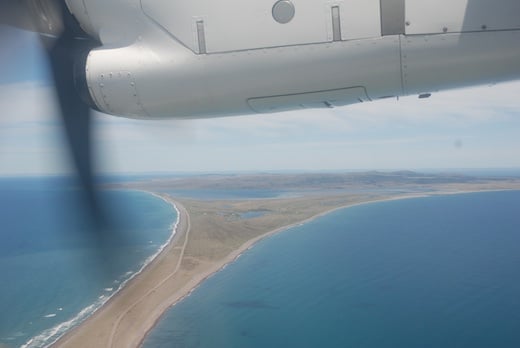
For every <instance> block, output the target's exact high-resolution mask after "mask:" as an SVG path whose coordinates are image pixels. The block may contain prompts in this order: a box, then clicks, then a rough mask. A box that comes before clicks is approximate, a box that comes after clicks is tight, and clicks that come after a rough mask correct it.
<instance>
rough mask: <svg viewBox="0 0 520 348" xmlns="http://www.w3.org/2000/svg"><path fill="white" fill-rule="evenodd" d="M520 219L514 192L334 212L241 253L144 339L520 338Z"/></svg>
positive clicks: (477, 341) (241, 342) (215, 346)
mask: <svg viewBox="0 0 520 348" xmlns="http://www.w3.org/2000/svg"><path fill="white" fill-rule="evenodd" d="M519 227H520V192H519V191H508V192H487V193H471V194H458V195H449V196H435V197H426V198H416V199H406V200H398V201H388V202H379V203H372V204H366V205H360V206H355V207H351V208H348V209H343V210H339V211H336V212H334V213H331V214H329V215H326V216H324V217H321V218H319V219H316V220H314V221H312V222H310V223H306V224H304V225H301V226H298V227H294V228H291V229H289V230H287V231H285V232H283V233H280V234H277V235H275V236H273V237H270V238H267V239H265V240H263V241H261V242H259V243H258V244H257V245H255V246H254V247H253V248H251V249H249V250H248V251H246V252H245V253H244V254H242V255H241V257H240V258H239V259H238V260H237V261H236V262H234V263H232V264H230V265H228V266H227V267H226V268H225V269H224V270H222V271H220V272H218V273H216V274H215V275H214V276H212V277H211V278H209V279H208V280H207V281H205V282H203V283H202V284H201V285H200V286H199V287H198V288H197V289H196V290H194V291H193V292H192V293H191V295H190V296H188V297H187V298H185V299H184V300H182V301H181V302H179V303H178V304H177V305H175V306H174V307H172V308H171V309H170V310H169V311H168V312H167V313H166V314H165V315H164V316H163V318H162V319H161V320H160V322H159V323H158V325H157V326H156V327H155V328H154V329H153V330H152V331H151V333H150V335H149V336H148V337H147V338H146V340H145V342H144V347H145V348H156V347H182V348H192V347H198V348H206V347H207V348H209V347H211V348H219V347H222V348H224V347H225V348H232V347H248V348H256V347H262V348H263V347H286V348H287V347H289V348H290V347H298V348H301V347H364V348H372V347H374V348H376V347H377V348H381V347H471V348H478V347H520V330H518V328H519V327H520V297H519V294H520V267H519V266H520V228H519Z"/></svg>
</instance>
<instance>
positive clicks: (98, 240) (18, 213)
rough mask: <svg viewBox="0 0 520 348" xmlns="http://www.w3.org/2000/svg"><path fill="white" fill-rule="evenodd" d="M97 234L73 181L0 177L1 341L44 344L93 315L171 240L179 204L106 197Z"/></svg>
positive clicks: (130, 194) (128, 195)
mask: <svg viewBox="0 0 520 348" xmlns="http://www.w3.org/2000/svg"><path fill="white" fill-rule="evenodd" d="M102 195H103V198H104V200H103V201H104V202H105V209H106V211H105V212H106V214H107V215H109V216H110V221H111V223H110V228H109V230H107V231H105V232H103V233H102V234H96V233H93V232H92V224H89V221H88V219H87V218H86V216H83V215H82V212H84V210H83V209H81V208H80V205H79V204H80V201H79V200H78V197H77V191H76V190H75V189H74V188H73V185H72V183H71V181H70V180H67V179H66V178H22V179H7V178H4V179H0V346H1V347H21V346H22V347H42V346H46V345H48V344H50V343H52V342H53V341H55V340H56V339H57V338H58V337H59V336H60V335H62V334H63V333H64V332H65V331H66V330H68V329H70V328H71V327H74V326H75V325H77V324H78V323H79V322H81V321H82V320H84V319H85V318H87V317H88V316H89V315H90V314H91V313H92V312H94V311H95V310H96V309H97V308H99V307H100V306H101V305H102V304H103V303H104V302H106V301H107V300H108V299H109V298H110V297H111V296H112V295H113V294H114V293H115V292H117V291H118V289H120V287H121V286H122V285H124V283H125V282H126V281H128V280H129V279H130V278H131V277H132V276H133V275H134V274H136V272H139V271H140V270H141V269H142V267H143V266H144V265H145V264H146V263H147V262H149V261H150V258H152V257H153V256H154V255H155V254H156V253H157V252H158V251H159V250H160V249H161V247H162V246H163V245H164V244H165V243H166V242H167V241H168V240H169V238H171V236H172V229H173V227H174V225H175V222H176V220H177V214H176V211H175V210H174V208H173V207H172V206H171V205H170V204H168V203H166V202H165V201H163V200H162V199H160V198H158V197H155V196H153V195H151V194H148V193H144V192H137V191H107V192H104V193H103V194H102Z"/></svg>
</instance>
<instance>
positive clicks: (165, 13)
mask: <svg viewBox="0 0 520 348" xmlns="http://www.w3.org/2000/svg"><path fill="white" fill-rule="evenodd" d="M134 2H135V1H134V0H117V1H114V2H106V1H101V0H91V1H79V0H78V1H76V0H68V4H69V6H70V7H71V9H73V10H74V9H76V12H77V11H78V10H79V9H80V7H81V6H83V7H82V9H83V10H84V12H83V14H81V15H76V17H77V18H78V19H80V18H83V19H84V20H83V22H84V23H83V25H82V26H83V27H84V28H86V27H88V31H89V32H90V33H92V34H93V35H96V36H97V37H98V38H99V39H100V40H101V42H102V43H103V46H102V47H100V48H98V49H95V50H93V51H92V52H90V54H89V56H88V57H87V59H86V69H85V84H86V85H87V86H88V91H89V95H90V97H91V99H92V101H93V103H94V104H95V105H96V106H97V108H98V109H99V110H101V111H103V112H106V113H110V114H114V115H120V116H126V117H134V118H169V117H170V118H171V117H176V118H189V117H214V116H223V115H235V114H248V113H262V112H277V111H284V110H293V109H299V108H320V107H334V106H341V105H347V104H352V103H359V102H365V101H370V100H375V99H380V98H388V97H392V96H400V95H409V94H420V93H426V92H434V91H437V90H441V89H449V88H458V87H465V86H472V85H478V84H487V83H496V82H501V81H507V80H512V79H518V78H520V31H519V29H520V22H518V20H517V18H518V14H519V13H520V3H519V2H518V1H515V0H500V1H495V2H493V3H491V2H489V3H488V2H474V1H468V0H458V1H453V0H439V1H436V2H435V6H434V5H431V4H432V3H431V2H430V1H426V0H413V1H412V0H410V1H408V0H406V1H405V0H363V1H360V0H344V1H342V2H339V3H331V2H330V1H325V0H324V1H316V0H299V1H296V0H293V1H290V0H273V1H272V3H266V2H265V1H258V2H255V1H253V2H252V3H249V2H247V4H246V5H247V6H246V5H244V2H243V0H222V1H220V2H215V1H213V0H212V1H209V0H207V1H206V0H204V1H202V0H200V1H171V0H142V1H141V5H142V6H137V4H134ZM107 3H111V4H110V5H108V4H107ZM114 3H118V4H119V6H123V3H126V4H127V5H128V6H127V7H126V8H125V9H124V10H123V11H122V12H121V16H119V17H117V15H116V14H113V13H112V14H113V15H114V16H112V17H110V18H115V19H114V20H113V21H112V22H110V23H106V18H108V17H109V14H108V13H109V12H110V11H111V10H113V9H114V8H115V5H114ZM74 4H76V5H77V6H76V7H74ZM107 6H108V7H107ZM280 6H281V7H280ZM421 6H422V7H421ZM229 8H234V9H240V13H241V16H239V18H237V17H234V18H230V17H229V16H230V15H231V12H230V11H228V10H226V9H229ZM279 8H281V9H282V10H279ZM318 8H319V9H321V11H317V9H318ZM73 12H74V11H73ZM86 14H88V16H87V15H86ZM497 15H500V16H501V20H496V16H497ZM82 16H83V17H82ZM80 22H82V20H81V19H80ZM87 22H88V23H87ZM127 22H128V23H127ZM115 23H116V24H117V25H116V24H115ZM125 23H126V24H125ZM121 28H129V29H128V30H127V31H122V29H121Z"/></svg>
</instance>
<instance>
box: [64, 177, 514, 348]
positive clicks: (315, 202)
mask: <svg viewBox="0 0 520 348" xmlns="http://www.w3.org/2000/svg"><path fill="white" fill-rule="evenodd" d="M109 188H112V189H122V188H123V189H136V190H145V191H148V192H151V193H154V194H156V195H160V196H161V197H162V198H163V199H165V200H167V201H168V202H171V203H172V204H175V206H176V207H177V209H178V211H179V223H178V226H177V231H176V234H175V237H174V238H173V239H172V240H171V242H170V243H169V244H168V245H167V246H166V247H165V248H164V250H163V251H162V252H161V253H160V254H159V255H158V256H157V257H156V259H155V260H154V261H153V262H151V263H150V264H149V265H148V266H147V267H146V268H145V269H144V270H143V272H141V273H140V274H139V275H137V276H136V277H135V278H133V279H132V280H131V281H130V282H129V283H128V284H127V285H126V286H125V287H124V288H123V289H122V290H121V291H120V292H119V293H118V294H116V295H115V296H114V297H113V298H112V299H111V300H110V301H109V302H107V304H105V305H104V306H103V307H102V308H101V309H100V310H98V311H97V312H96V313H94V314H93V315H92V316H91V317H90V318H89V319H87V320H86V321H85V322H83V323H82V324H81V325H80V326H78V327H76V328H75V329H73V330H72V331H70V332H69V333H67V334H66V335H65V336H63V337H62V338H61V339H60V340H58V342H56V343H55V344H54V346H56V347H138V346H140V345H141V344H142V342H143V339H144V338H145V336H146V334H147V333H148V332H149V331H150V330H151V328H152V327H153V326H154V324H155V323H156V322H157V321H158V320H159V318H160V317H161V315H162V314H163V313H164V312H165V311H166V310H167V309H168V308H169V307H171V306H172V305H174V304H175V303H177V302H178V301H180V300H181V299H182V298H184V297H185V296H188V295H189V294H190V293H191V291H193V290H194V289H195V288H196V287H197V286H198V285H199V284H200V283H201V282H203V281H204V280H205V279H206V278H208V277H209V276H211V275H212V274H214V273H215V272H217V271H218V270H220V269H221V268H222V267H224V266H225V265H226V264H228V263H230V262H232V261H233V260H235V259H236V258H237V257H238V256H239V255H240V254H241V253H242V252H244V251H245V250H247V249H248V248H250V247H251V246H253V245H254V244H255V243H256V242H257V241H259V240H260V239H262V238H265V237H267V236H270V235H272V234H274V233H277V232H280V231H283V230H285V229H287V228H290V227H291V226H294V225H297V224H302V223H305V222H307V221H310V220H312V219H314V218H316V217H318V216H321V215H324V214H327V213H329V212H331V211H333V210H336V209H340V208H343V207H349V206H353V205H357V204H364V203H369V202H376V201H383V200H394V199H405V198H411V197H421V196H428V195H436V194H455V193H462V192H476V191H491V190H520V180H519V179H517V178H492V177H490V178H478V177H471V176H465V175H453V174H435V175H431V174H419V173H414V172H394V173H379V172H369V173H354V174H250V175H207V176H189V177H162V178H157V179H152V180H150V179H143V180H137V181H129V182H125V183H122V184H117V185H115V184H111V185H110V187H109ZM189 190H209V191H211V190H224V191H225V190H275V191H276V190H277V191H281V192H282V191H283V194H282V195H281V196H280V197H275V198H268V199H235V200H229V199H226V200H215V199H211V197H209V198H207V199H197V200H195V199H192V198H190V197H189ZM172 195H174V196H175V198H173V197H172ZM183 195H184V196H183Z"/></svg>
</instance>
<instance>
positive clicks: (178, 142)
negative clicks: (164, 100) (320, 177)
mask: <svg viewBox="0 0 520 348" xmlns="http://www.w3.org/2000/svg"><path fill="white" fill-rule="evenodd" d="M19 35H21V36H18V37H15V38H13V39H12V42H11V45H10V49H9V50H2V51H0V62H4V63H2V64H1V65H0V175H4V176H10V175H45V174H60V173H64V172H69V171H70V168H69V164H68V153H67V149H66V145H65V143H64V139H63V135H62V133H61V125H60V122H59V120H58V117H57V105H56V96H55V94H54V90H53V86H52V81H51V79H50V77H49V71H48V69H47V61H46V60H45V57H44V56H43V54H42V51H41V48H40V47H39V46H38V42H37V41H36V38H35V37H34V36H32V35H31V34H19ZM5 62H7V64H5ZM519 95H520V82H511V83H504V84H499V85H495V86H482V87H478V88H471V89H463V90H453V91H445V92H439V93H435V94H433V95H432V97H430V98H429V99H418V98H417V96H410V97H402V98H400V99H399V100H396V99H391V100H382V101H376V102H370V103H363V104H357V105H351V106H346V107H341V108H334V109H326V110H305V111H294V112H285V113H278V114H268V115H266V114H262V115H248V116H238V117H228V118H215V119H204V120H185V121H179V120H169V121H137V120H129V119H124V118H119V117H114V116H109V115H104V114H100V113H96V115H95V120H94V134H93V142H94V144H95V148H94V151H95V153H96V170H97V172H98V173H147V172H173V173H183V172H233V171H264V172H265V171H285V170H299V171H342V170H345V171H351V170H374V169H375V170H400V169H411V170H421V169H422V170H426V169H435V168H439V169H446V168H520V156H519V150H520V117H519V116H520V115H519V114H520V98H519V97H518V96H519Z"/></svg>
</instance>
